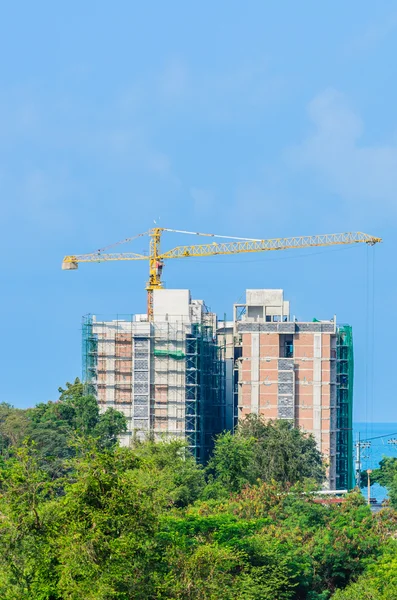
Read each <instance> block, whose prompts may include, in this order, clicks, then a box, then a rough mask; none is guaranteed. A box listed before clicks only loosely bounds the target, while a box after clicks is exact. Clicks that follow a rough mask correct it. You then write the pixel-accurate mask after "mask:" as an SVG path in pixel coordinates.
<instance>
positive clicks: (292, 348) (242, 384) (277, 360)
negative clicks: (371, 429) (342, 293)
mask: <svg viewBox="0 0 397 600" xmlns="http://www.w3.org/2000/svg"><path fill="white" fill-rule="evenodd" d="M218 339H219V342H220V343H222V344H223V345H224V346H225V348H226V354H225V360H226V372H227V374H228V379H229V380H230V379H231V380H232V381H228V382H227V390H228V394H227V405H228V407H229V410H232V411H233V415H232V420H233V425H234V426H236V424H237V423H238V421H239V419H242V418H244V417H245V416H247V415H248V414H252V413H253V414H257V415H261V416H263V417H264V418H265V419H288V420H291V421H292V422H293V423H294V424H295V426H297V427H302V429H304V430H305V431H307V432H309V433H312V434H313V436H314V438H315V440H316V442H317V446H318V448H319V450H320V451H321V453H322V454H323V456H324V457H325V459H326V461H327V463H328V469H327V473H328V477H327V479H328V485H329V487H330V489H348V488H350V487H351V486H352V483H353V480H352V478H353V465H352V402H353V344H352V332H351V327H349V326H346V325H345V326H338V325H337V322H336V317H333V318H332V319H330V320H321V321H320V320H318V319H313V320H312V321H306V322H302V321H298V320H297V319H296V318H295V317H292V318H291V317H290V307H289V302H288V301H285V300H284V297H283V291H282V290H247V292H246V302H245V303H243V304H235V305H234V315H233V320H232V321H226V322H225V321H223V322H219V324H218Z"/></svg>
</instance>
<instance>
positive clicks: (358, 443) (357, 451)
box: [356, 432, 361, 488]
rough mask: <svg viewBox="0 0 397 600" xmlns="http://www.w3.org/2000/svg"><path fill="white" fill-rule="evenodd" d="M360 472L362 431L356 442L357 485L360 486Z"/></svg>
mask: <svg viewBox="0 0 397 600" xmlns="http://www.w3.org/2000/svg"><path fill="white" fill-rule="evenodd" d="M360 473H361V443H360V432H358V440H357V442H356V487H358V488H359V487H360Z"/></svg>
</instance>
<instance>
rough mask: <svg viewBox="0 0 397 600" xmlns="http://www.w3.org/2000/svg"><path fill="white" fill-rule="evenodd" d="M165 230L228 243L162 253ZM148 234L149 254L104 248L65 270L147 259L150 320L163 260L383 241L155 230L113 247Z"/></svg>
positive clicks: (77, 257)
mask: <svg viewBox="0 0 397 600" xmlns="http://www.w3.org/2000/svg"><path fill="white" fill-rule="evenodd" d="M164 231H167V232H173V233H186V234H189V235H198V236H205V237H214V238H224V239H226V240H229V241H225V242H223V241H221V242H218V241H214V242H212V243H207V244H199V245H189V246H176V247H175V248H171V249H170V250H167V251H165V252H161V248H160V246H161V236H162V234H163V232H164ZM143 235H148V236H149V237H150V244H149V253H148V254H147V255H146V254H137V253H133V252H123V253H120V252H119V253H107V252H104V250H107V249H108V248H110V247H111V246H108V247H107V248H102V249H100V250H97V251H96V252H92V253H90V254H72V255H70V256H65V258H64V259H63V262H62V269H64V270H67V271H71V270H75V269H77V268H78V266H79V263H85V262H108V261H115V260H125V261H126V260H147V261H149V280H148V282H147V285H146V290H147V292H148V318H149V319H151V318H152V317H153V290H155V289H161V288H162V287H163V284H162V281H161V275H162V270H163V266H164V260H167V259H169V258H190V257H194V256H201V257H202V256H216V255H219V254H225V255H227V254H243V253H247V252H268V251H274V250H292V249H299V248H314V247H318V246H335V245H346V244H359V243H365V244H368V245H369V246H374V245H375V244H378V243H379V242H381V241H382V239H381V238H379V237H375V236H372V235H369V234H367V233H362V232H359V231H358V232H353V233H352V232H348V233H326V234H322V235H306V236H299V237H289V238H288V237H283V238H271V239H252V238H241V237H234V236H225V235H216V234H213V233H199V232H193V231H181V230H177V229H165V228H162V227H156V228H154V229H151V230H149V231H148V232H146V233H141V234H139V235H137V236H135V237H133V238H127V239H126V240H122V241H121V242H117V243H116V244H113V246H117V245H119V244H123V243H126V242H129V241H132V240H134V239H136V238H137V237H141V236H143Z"/></svg>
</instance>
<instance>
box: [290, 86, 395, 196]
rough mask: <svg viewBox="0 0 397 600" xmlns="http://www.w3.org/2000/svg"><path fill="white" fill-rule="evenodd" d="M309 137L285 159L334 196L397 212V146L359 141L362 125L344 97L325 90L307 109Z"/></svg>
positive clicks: (292, 149)
mask: <svg viewBox="0 0 397 600" xmlns="http://www.w3.org/2000/svg"><path fill="white" fill-rule="evenodd" d="M308 114H309V118H310V120H311V122H312V124H313V130H312V132H311V133H310V134H309V135H308V136H307V137H306V139H305V140H304V141H303V142H302V143H301V144H299V145H297V146H295V147H293V148H290V149H289V151H288V152H287V160H288V162H289V163H290V164H291V165H294V166H295V167H298V168H300V169H310V170H312V171H313V172H314V173H317V174H319V175H320V176H321V177H322V178H323V179H324V180H325V181H326V182H327V184H328V185H329V186H331V187H332V189H333V191H334V192H336V193H337V194H339V195H341V196H342V197H343V198H344V199H345V200H347V201H349V202H351V203H354V204H355V205H356V206H360V207H362V208H364V207H365V205H367V206H370V207H373V208H379V207H380V206H381V205H383V206H388V207H390V208H391V207H393V208H397V203H396V189H397V145H396V144H392V143H389V144H383V145H382V144H366V143H364V142H362V141H361V138H362V134H363V131H364V126H363V122H362V120H361V119H360V117H359V116H357V115H356V114H355V112H354V111H353V110H352V109H351V108H350V107H349V106H348V103H347V101H346V98H345V97H344V95H343V94H341V93H339V92H337V91H336V90H333V89H329V90H326V91H324V92H323V93H321V94H319V95H318V96H317V97H316V98H314V99H313V100H312V101H311V102H310V104H309V107H308Z"/></svg>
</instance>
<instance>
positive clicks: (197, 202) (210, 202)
mask: <svg viewBox="0 0 397 600" xmlns="http://www.w3.org/2000/svg"><path fill="white" fill-rule="evenodd" d="M190 195H191V197H192V198H193V202H194V212H195V213H196V214H205V213H206V212H208V211H214V209H215V207H216V202H215V196H214V194H213V192H211V191H210V190H205V189H201V188H191V189H190Z"/></svg>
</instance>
